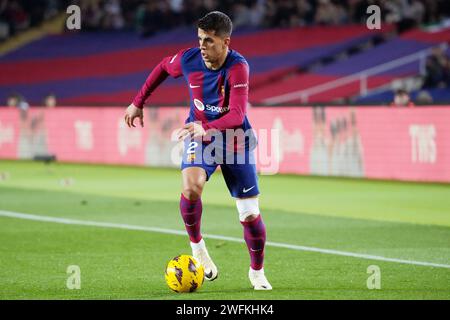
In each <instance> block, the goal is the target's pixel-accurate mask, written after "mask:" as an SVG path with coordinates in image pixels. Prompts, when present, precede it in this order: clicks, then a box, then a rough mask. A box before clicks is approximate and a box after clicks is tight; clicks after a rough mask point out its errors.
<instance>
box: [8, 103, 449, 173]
mask: <svg viewBox="0 0 450 320" xmlns="http://www.w3.org/2000/svg"><path fill="white" fill-rule="evenodd" d="M248 113H249V115H248V117H249V120H250V122H251V124H252V126H253V129H254V131H255V133H256V135H257V137H258V147H257V149H256V150H255V154H256V159H257V167H258V169H259V171H260V172H261V174H275V173H294V174H314V175H324V176H349V177H367V178H377V179H398V180H409V181H437V182H450V128H449V126H450V108H449V107H445V106H430V107H416V108H395V109H393V108H390V107H375V106H374V107H252V108H250V109H249V111H248ZM187 114H188V109H187V108H186V107H164V108H147V109H146V110H145V116H144V122H145V125H144V128H141V127H140V126H139V125H138V124H137V125H136V128H128V127H127V126H126V125H125V123H124V121H123V115H124V109H123V108H116V107H60V108H49V109H45V108H30V109H28V110H17V109H13V108H6V107H1V108H0V158H3V159H32V158H34V157H36V156H42V155H55V156H56V157H57V159H58V160H59V161H67V162H87V163H109V164H136V165H148V166H171V167H178V166H179V163H180V161H181V160H180V152H181V150H182V146H181V144H180V143H178V142H177V141H176V139H175V134H176V131H177V129H179V128H180V127H181V126H182V125H183V123H184V120H185V118H186V117H187ZM137 122H138V121H136V123H137Z"/></svg>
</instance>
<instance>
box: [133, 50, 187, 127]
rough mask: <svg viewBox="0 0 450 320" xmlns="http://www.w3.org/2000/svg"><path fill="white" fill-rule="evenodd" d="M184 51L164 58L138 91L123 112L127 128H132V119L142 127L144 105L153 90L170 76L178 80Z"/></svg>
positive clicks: (181, 71) (181, 72)
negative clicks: (137, 120) (137, 121)
mask: <svg viewBox="0 0 450 320" xmlns="http://www.w3.org/2000/svg"><path fill="white" fill-rule="evenodd" d="M185 51H186V50H182V51H180V52H178V53H177V54H175V55H173V56H169V57H165V58H164V59H163V60H162V61H161V62H160V63H159V64H158V65H157V66H156V67H155V68H154V69H153V70H152V72H151V73H150V75H149V76H148V77H147V80H145V83H144V85H143V86H142V87H141V89H140V90H139V92H138V94H137V95H136V97H135V98H134V100H133V102H132V103H131V104H130V105H129V106H128V108H127V109H126V111H125V123H126V124H127V125H128V127H130V128H131V127H134V126H135V125H134V119H136V118H139V123H140V125H141V127H143V126H144V112H143V108H144V103H145V101H146V100H147V99H148V97H149V96H150V95H151V94H152V93H153V91H155V89H156V88H157V87H158V86H159V85H160V84H161V83H162V82H163V81H164V80H165V79H166V78H167V77H168V76H169V75H170V76H172V77H174V78H178V77H179V76H181V75H182V74H183V70H182V68H181V57H182V56H183V53H184V52H185Z"/></svg>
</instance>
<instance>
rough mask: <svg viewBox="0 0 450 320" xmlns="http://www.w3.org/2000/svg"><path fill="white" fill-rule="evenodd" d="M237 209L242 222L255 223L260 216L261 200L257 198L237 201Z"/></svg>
mask: <svg viewBox="0 0 450 320" xmlns="http://www.w3.org/2000/svg"><path fill="white" fill-rule="evenodd" d="M236 207H237V210H238V212H239V220H240V221H242V222H244V221H245V222H249V221H253V220H255V219H256V218H258V216H259V199H258V198H256V197H255V198H245V199H237V200H236Z"/></svg>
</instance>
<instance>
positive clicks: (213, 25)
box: [197, 11, 233, 37]
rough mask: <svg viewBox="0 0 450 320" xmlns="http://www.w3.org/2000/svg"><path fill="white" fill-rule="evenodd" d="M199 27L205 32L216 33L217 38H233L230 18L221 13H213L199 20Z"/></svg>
mask: <svg viewBox="0 0 450 320" xmlns="http://www.w3.org/2000/svg"><path fill="white" fill-rule="evenodd" d="M197 27H198V28H200V29H202V30H205V31H215V35H216V36H228V37H229V36H231V32H232V31H233V23H232V22H231V19H230V17H228V16H227V15H226V14H225V13H223V12H220V11H212V12H210V13H208V14H207V15H205V16H204V17H203V18H201V19H200V20H198V22H197Z"/></svg>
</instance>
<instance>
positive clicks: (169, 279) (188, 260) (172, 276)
mask: <svg viewBox="0 0 450 320" xmlns="http://www.w3.org/2000/svg"><path fill="white" fill-rule="evenodd" d="M204 276H205V270H204V269H203V266H202V265H201V264H200V263H199V262H198V261H197V260H195V258H194V257H193V256H190V255H185V254H183V255H179V256H176V257H175V258H173V259H172V260H170V261H169V263H168V264H167V267H166V272H165V278H166V283H167V285H168V286H169V288H170V289H172V290H173V291H175V292H194V291H196V290H198V289H200V287H201V286H202V284H203V280H204Z"/></svg>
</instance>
